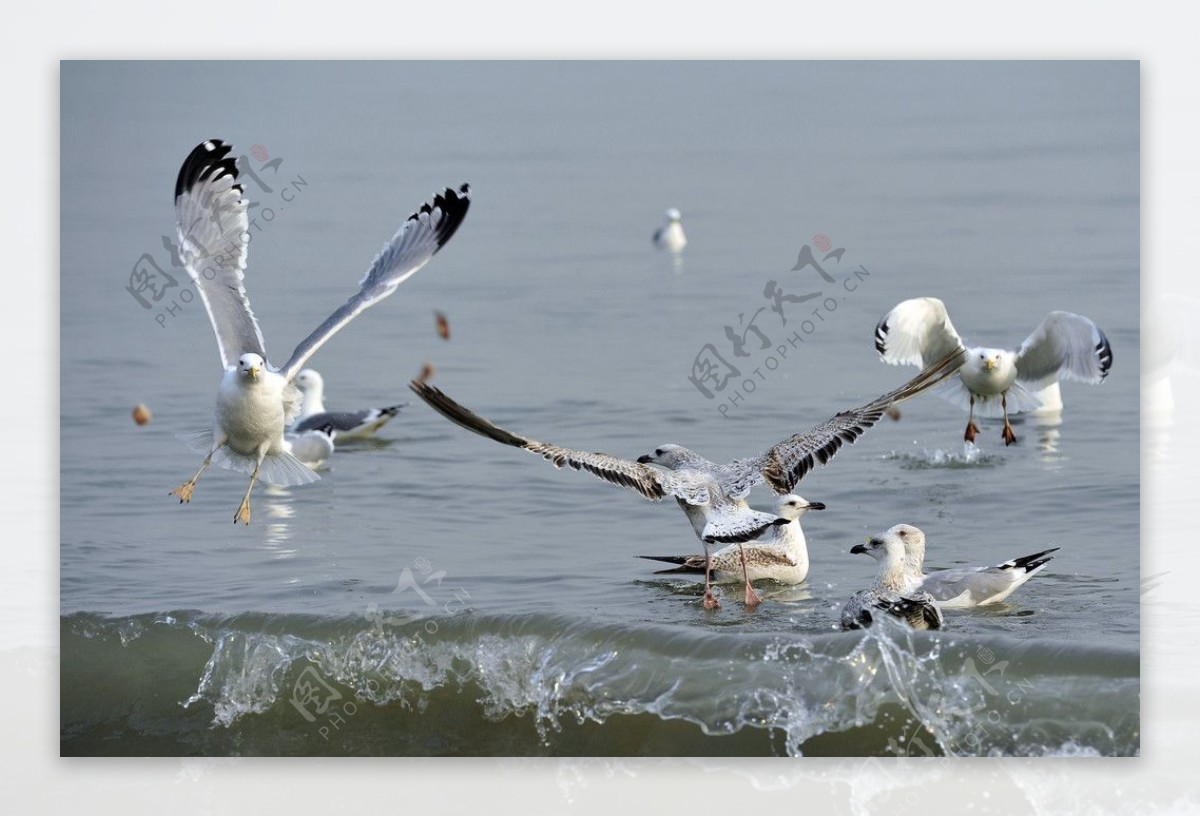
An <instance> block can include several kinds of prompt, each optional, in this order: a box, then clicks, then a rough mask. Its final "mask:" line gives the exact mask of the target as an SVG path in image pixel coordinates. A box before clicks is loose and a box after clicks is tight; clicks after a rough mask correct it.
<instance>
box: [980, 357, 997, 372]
mask: <svg viewBox="0 0 1200 817" xmlns="http://www.w3.org/2000/svg"><path fill="white" fill-rule="evenodd" d="M983 368H985V369H987V370H988V371H989V372H990V371H991V370H992V369H994V368H996V361H994V360H991V359H988V360H985V361H983Z"/></svg>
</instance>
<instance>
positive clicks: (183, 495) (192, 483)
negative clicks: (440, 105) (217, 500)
mask: <svg viewBox="0 0 1200 817" xmlns="http://www.w3.org/2000/svg"><path fill="white" fill-rule="evenodd" d="M223 445H225V441H224V440H222V441H221V442H219V443H217V446H216V448H214V449H213V450H212V451H209V452H208V456H207V457H205V458H204V462H202V463H200V470H199V471H197V472H196V475H195V476H193V477H192V478H191V479H189V480H188V481H187V482H185V483H183V484H182V485H180V486H179V487H178V488H176V489H175V490H174V491H171V492H170V493H169V494H167V496H177V497H179V504H180V505H182V504H183V503H185V502H191V501H192V491H194V490H196V480H198V479H200V475H201V474H203V473H204V469H205V468H207V467H208V466H210V465H212V458H213V454H216V453H217V449H218V448H220V447H221V446H223Z"/></svg>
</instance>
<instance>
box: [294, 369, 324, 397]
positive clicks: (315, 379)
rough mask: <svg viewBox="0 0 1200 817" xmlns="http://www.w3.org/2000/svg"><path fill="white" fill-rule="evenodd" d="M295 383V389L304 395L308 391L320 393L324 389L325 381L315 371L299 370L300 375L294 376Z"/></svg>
mask: <svg viewBox="0 0 1200 817" xmlns="http://www.w3.org/2000/svg"><path fill="white" fill-rule="evenodd" d="M295 383H296V388H298V389H300V391H302V392H304V393H305V394H308V393H309V392H310V391H318V392H319V391H322V390H323V389H324V387H325V380H324V379H323V378H322V377H321V375H320V373H319V372H318V371H317V370H316V369H301V370H300V374H298V375H296V380H295Z"/></svg>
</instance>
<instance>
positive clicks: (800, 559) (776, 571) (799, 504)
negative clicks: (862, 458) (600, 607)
mask: <svg viewBox="0 0 1200 817" xmlns="http://www.w3.org/2000/svg"><path fill="white" fill-rule="evenodd" d="M823 510H825V504H824V503H822V502H809V501H808V500H806V499H805V498H804V497H802V496H798V495H797V494H784V495H783V496H781V497H779V499H778V500H777V502H776V503H775V513H776V514H777V515H778V516H779V517H780V518H781V519H786V520H788V521H787V524H784V525H776V526H773V527H771V528H769V529H768V530H767V532H766V533H764V534H763V535H762V536H760V537H759V538H757V539H755V540H753V541H751V542H747V543H746V544H742V543H741V542H738V543H737V544H733V545H730V546H728V547H725V548H721V549H720V550H718V551H717V552H716V553H714V554H712V557H711V558H709V559H705V557H704V556H703V555H702V554H697V555H695V556H641V557H639V558H642V559H652V560H654V561H658V562H668V563H670V564H676V565H680V566H679V567H672V568H668V569H666V570H657V571H655V572H656V573H659V574H663V573H703V572H705V570H706V569H711V570H712V574H713V577H714V580H715V581H717V582H726V581H730V582H732V581H739V580H744V581H745V583H746V603H747V604H748V605H750V606H754V605H756V604H758V603H759V600H758V594H757V593H755V592H754V589H753V588H752V587H751V586H750V583H751V582H756V581H759V580H760V579H770V580H771V581H776V582H779V583H781V584H800V582H802V581H804V580H805V578H807V577H808V542H807V541H806V540H805V538H804V530H803V529H802V528H801V527H800V517H801V516H803V515H804V514H805V513H807V512H808V511H823Z"/></svg>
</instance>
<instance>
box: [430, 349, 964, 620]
mask: <svg viewBox="0 0 1200 817" xmlns="http://www.w3.org/2000/svg"><path fill="white" fill-rule="evenodd" d="M961 364H962V355H961V353H959V352H951V353H950V354H948V355H947V356H946V357H944V358H943V359H942V360H939V361H938V362H937V363H935V364H934V365H932V366H930V367H928V368H927V369H924V370H923V371H922V372H921V373H920V374H918V375H917V376H916V377H914V378H913V379H912V380H910V381H909V382H907V383H905V384H904V385H903V386H901V387H900V388H898V389H896V390H895V391H891V392H888V393H887V394H885V395H883V396H881V397H878V398H876V399H875V400H872V401H871V402H869V403H867V404H866V405H863V406H860V407H859V408H856V409H851V410H849V411H843V412H839V413H838V414H835V415H834V416H833V417H831V418H830V419H828V420H826V421H825V422H824V423H821V424H819V425H817V426H814V427H813V428H811V429H810V430H808V431H807V432H805V433H803V434H795V435H793V436H791V437H788V438H787V439H786V440H783V441H782V442H779V443H777V444H776V445H774V446H772V447H771V448H769V449H768V450H767V451H765V452H763V453H762V454H759V455H758V456H755V457H748V458H745V459H739V460H734V461H732V462H729V463H726V464H723V465H718V464H717V463H714V462H712V461H710V460H706V459H704V458H703V457H701V456H700V455H699V454H696V453H695V452H693V451H690V450H689V449H687V448H684V447H683V446H680V445H674V444H669V445H663V446H660V447H658V448H656V449H654V453H652V454H644V455H642V456H641V457H638V458H637V459H636V460H628V459H622V458H620V457H614V456H611V455H609V454H604V453H600V452H594V453H593V452H588V451H579V450H575V449H571V448H563V447H560V446H557V445H554V444H553V443H543V442H539V441H538V440H534V439H531V438H529V437H523V436H521V435H519V434H516V433H513V432H511V431H506V430H505V429H503V428H500V427H499V426H497V425H495V424H494V423H492V422H491V421H490V420H486V419H484V418H483V417H480V416H479V415H477V414H475V413H474V412H472V411H470V410H469V409H467V408H465V407H463V406H461V405H459V404H458V403H456V402H455V401H454V400H452V399H450V397H448V396H447V395H446V394H445V393H444V392H442V391H441V390H440V389H438V388H436V387H434V386H431V385H429V384H428V383H424V382H421V381H419V380H413V381H412V382H410V383H409V388H410V389H412V390H413V392H415V393H416V395H417V396H418V397H420V398H421V399H422V400H424V401H425V402H426V403H428V404H429V406H430V407H431V408H433V409H434V410H435V411H437V412H438V413H439V414H441V415H442V416H443V417H445V418H446V419H447V420H450V421H451V422H453V423H456V424H458V425H460V426H462V427H463V428H465V429H467V430H468V431H473V432H475V433H476V434H479V435H482V436H484V437H488V438H490V439H492V440H495V441H496V442H498V443H503V444H504V445H510V446H513V447H515V448H524V449H526V450H527V451H532V452H533V453H535V454H540V455H541V456H542V457H543V458H544V459H546V460H548V461H549V462H551V463H553V464H554V466H555V467H556V468H562V467H563V466H564V465H569V466H570V467H571V468H574V469H575V470H577V471H578V470H585V471H589V472H590V473H592V474H593V475H595V476H597V477H599V478H600V479H602V480H605V481H606V482H611V483H613V484H614V485H619V486H621V487H624V488H629V489H631V490H634V491H636V492H637V493H639V494H641V495H642V496H643V497H644V498H646V499H649V500H651V501H655V502H657V501H659V500H662V499H664V498H666V497H668V496H670V497H674V498H675V500H676V501H677V502H678V503H679V506H680V507H681V508H682V509H683V510H684V513H686V514H687V517H688V521H690V522H691V523H692V528H693V530H694V531H695V532H696V535H697V537H699V539H700V541H701V542H702V543H703V544H704V552H705V558H706V559H707V555H708V546H709V545H710V544H715V543H717V542H723V543H735V542H748V541H751V540H753V539H756V538H758V537H759V536H761V535H762V534H763V533H764V532H765V531H766V530H767V529H768V528H770V527H773V526H779V525H785V524H787V523H788V522H789V521H790V520H788V519H784V518H780V517H776V516H774V515H773V514H764V513H761V512H759V511H755V510H753V509H752V508H750V506H749V505H747V504H746V496H747V495H748V494H749V493H750V490H751V489H752V488H753V487H754V486H755V485H758V484H759V483H762V482H766V483H767V484H768V485H769V486H770V487H771V488H772V489H773V490H774V491H775V492H776V493H777V494H786V493H790V492H791V490H792V489H793V488H794V487H795V486H796V483H798V482H799V481H800V480H801V478H803V477H804V475H805V474H807V473H808V472H809V471H810V470H812V468H813V467H814V465H815V464H816V463H818V462H819V463H821V464H822V465H824V464H825V463H826V462H828V461H829V460H830V458H832V457H833V455H834V454H836V453H837V452H838V450H839V449H840V448H841V447H842V445H843V444H844V443H853V442H854V441H855V440H857V439H858V438H859V436H861V435H862V433H863V432H864V431H865V430H866V429H868V428H870V427H871V426H873V425H874V424H875V423H876V422H877V421H878V420H879V418H880V417H882V416H883V413H884V411H886V410H887V408H888V407H889V406H891V405H893V404H895V403H898V402H900V401H902V400H906V399H908V398H909V397H912V396H914V395H916V394H920V393H921V392H923V391H925V390H926V389H928V388H929V387H931V386H933V385H934V384H936V383H937V382H939V381H940V380H942V379H943V378H946V377H949V376H950V375H951V374H953V373H954V372H955V371H956V370H957V368H958V366H960V365H961ZM711 578H712V577H711V570H707V571H706V573H705V580H704V606H705V607H706V608H709V609H712V608H714V607H717V606H719V605H718V603H717V600H716V598H715V597H714V596H713V595H712V581H711Z"/></svg>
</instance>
